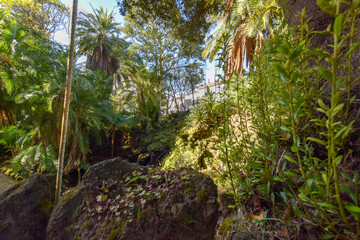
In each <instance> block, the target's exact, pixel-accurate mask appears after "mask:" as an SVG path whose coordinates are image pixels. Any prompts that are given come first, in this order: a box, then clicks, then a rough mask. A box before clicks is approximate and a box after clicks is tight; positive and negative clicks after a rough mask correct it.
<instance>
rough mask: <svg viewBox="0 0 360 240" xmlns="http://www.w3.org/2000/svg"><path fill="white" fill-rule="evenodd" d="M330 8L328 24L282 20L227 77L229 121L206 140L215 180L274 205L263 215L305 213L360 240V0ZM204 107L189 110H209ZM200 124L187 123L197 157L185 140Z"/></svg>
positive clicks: (293, 219)
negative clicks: (239, 70) (359, 153)
mask: <svg viewBox="0 0 360 240" xmlns="http://www.w3.org/2000/svg"><path fill="white" fill-rule="evenodd" d="M320 2H322V1H320ZM319 4H320V3H319ZM324 4H326V6H328V7H329V8H327V9H332V10H331V12H330V14H332V15H333V16H334V19H335V20H334V22H333V24H332V25H330V26H329V27H328V28H327V30H324V31H321V32H315V31H313V30H311V29H309V26H308V23H307V21H306V20H305V19H306V12H305V11H303V12H302V13H300V16H299V17H300V19H301V25H300V26H298V28H296V29H289V28H288V27H287V26H286V25H285V24H283V21H282V20H281V19H278V20H277V21H278V22H277V23H278V27H277V28H276V29H274V31H273V36H272V37H271V38H270V37H269V38H266V39H263V40H262V42H261V43H260V46H261V47H260V48H259V50H258V53H259V54H257V55H255V56H254V62H253V65H252V66H250V67H249V68H248V69H247V71H245V72H247V73H246V74H245V75H244V76H240V75H238V74H235V73H232V74H226V75H219V76H218V79H219V81H221V82H223V83H224V86H225V91H224V92H223V93H221V94H218V95H217V96H218V99H219V100H218V105H219V106H220V107H219V108H218V109H217V110H216V111H217V112H216V114H215V116H216V115H219V119H220V118H221V119H222V120H221V121H219V122H218V123H217V124H215V125H213V126H212V128H211V129H210V130H211V131H212V132H211V133H208V135H207V136H206V138H204V137H203V138H198V141H199V142H198V143H197V145H198V146H201V144H203V145H202V146H205V147H204V149H203V150H202V151H206V150H208V151H210V152H211V157H208V158H204V160H205V166H206V168H207V169H208V170H210V169H211V170H213V172H212V173H213V174H214V175H213V177H214V178H215V179H216V181H217V182H218V183H219V184H223V185H222V187H223V188H225V189H227V190H229V191H230V192H232V193H233V194H234V196H235V198H236V200H237V201H238V203H239V204H240V205H242V206H243V207H245V208H247V209H248V210H249V208H251V209H252V211H256V210H259V208H265V206H266V208H267V211H265V212H266V214H265V213H264V216H263V217H267V218H271V219H272V220H274V219H276V220H277V222H278V223H280V224H285V225H286V226H289V224H290V225H291V224H294V223H299V224H301V223H302V222H304V221H303V219H306V221H307V222H313V223H314V225H316V226H318V227H320V228H321V229H322V231H323V232H322V237H323V238H325V239H329V238H337V239H358V238H359V237H360V220H359V217H360V207H359V200H360V196H359V183H360V181H359V173H358V172H357V170H356V167H354V166H356V165H358V162H359V159H358V158H356V154H353V152H354V151H356V149H352V143H351V141H352V140H351V139H352V138H353V137H356V133H354V132H355V131H356V128H355V127H354V126H355V125H356V126H357V125H358V123H357V122H356V116H355V115H356V114H353V113H352V111H354V110H353V109H355V107H354V104H355V100H356V94H357V93H356V91H355V90H354V89H356V86H358V85H359V83H358V80H359V76H356V75H355V74H354V72H353V71H354V69H355V68H354V66H353V64H355V62H354V59H355V56H356V54H357V53H358V47H359V45H360V42H358V40H357V39H356V32H357V31H358V29H357V28H356V26H357V24H358V19H359V18H358V14H359V4H360V1H351V2H346V3H345V2H343V1H332V2H328V1H324V2H323V3H321V4H320V5H321V6H322V8H323V6H324ZM342 9H346V10H345V11H341V10H342ZM319 35H327V36H331V38H332V44H331V45H329V46H324V47H323V48H316V49H315V48H312V47H311V43H312V41H313V38H314V37H316V36H319ZM355 53H356V54H355ZM220 62H221V61H220ZM222 62H223V64H226V63H224V61H222ZM221 67H222V68H223V69H224V65H221ZM205 102H206V101H203V102H202V103H200V105H202V104H205ZM199 109H200V108H199V107H195V108H194V109H192V110H191V114H190V116H193V118H194V119H196V118H195V117H194V116H197V115H199V116H201V114H200V113H197V112H198V111H199ZM195 114H196V115H195ZM213 119H214V118H213ZM197 124H199V121H197V120H196V121H193V122H192V125H191V126H190V125H189V126H188V127H187V130H186V129H185V136H186V137H185V138H184V137H183V138H182V139H183V140H182V141H181V144H178V146H179V147H180V148H179V149H177V150H176V151H177V153H178V154H179V153H180V154H181V152H182V151H184V152H187V153H189V151H188V150H186V148H187V149H188V147H186V148H185V147H184V146H191V144H190V141H189V140H190V139H191V136H192V135H191V134H189V133H190V132H189V131H190V129H191V128H193V129H198V126H199V125H197ZM184 139H185V141H184ZM206 141H209V143H206ZM186 142H187V143H188V145H186V144H184V143H186ZM178 159H179V158H178ZM169 160H170V161H171V159H169ZM259 199H260V200H259ZM264 203H267V204H264ZM262 205H263V206H262ZM269 206H271V207H269ZM265 215H266V216H265ZM293 226H294V225H293ZM294 227H295V226H294Z"/></svg>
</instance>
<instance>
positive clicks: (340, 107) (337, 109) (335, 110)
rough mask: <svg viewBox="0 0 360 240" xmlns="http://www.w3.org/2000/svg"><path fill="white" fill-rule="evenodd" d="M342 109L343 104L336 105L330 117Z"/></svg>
mask: <svg viewBox="0 0 360 240" xmlns="http://www.w3.org/2000/svg"><path fill="white" fill-rule="evenodd" d="M343 107H344V104H343V103H342V104H339V105H337V106H336V107H335V108H334V110H332V112H331V115H332V116H335V115H336V114H337V113H338V112H339V111H340V110H342V109H343Z"/></svg>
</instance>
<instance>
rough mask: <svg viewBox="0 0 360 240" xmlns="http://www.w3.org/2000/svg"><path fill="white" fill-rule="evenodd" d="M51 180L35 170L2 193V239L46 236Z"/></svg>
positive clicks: (0, 215)
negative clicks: (32, 173) (22, 180)
mask: <svg viewBox="0 0 360 240" xmlns="http://www.w3.org/2000/svg"><path fill="white" fill-rule="evenodd" d="M51 208H52V205H51V193H50V186H49V183H48V182H47V181H46V180H45V178H44V177H42V175H40V174H38V173H35V174H34V175H33V176H32V177H30V178H29V179H28V180H27V181H25V182H23V183H21V184H20V183H19V184H16V185H15V186H13V187H12V188H10V189H8V190H7V191H6V192H4V193H3V194H2V195H1V196H0V239H2V240H7V239H9V240H14V239H22V240H41V239H45V233H46V225H47V223H48V219H49V214H50V211H51Z"/></svg>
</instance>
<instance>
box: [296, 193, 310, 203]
mask: <svg viewBox="0 0 360 240" xmlns="http://www.w3.org/2000/svg"><path fill="white" fill-rule="evenodd" d="M298 196H299V198H302V199H304V200H307V201H309V202H311V200H310V198H309V197H308V196H306V195H305V194H304V193H299V195H298Z"/></svg>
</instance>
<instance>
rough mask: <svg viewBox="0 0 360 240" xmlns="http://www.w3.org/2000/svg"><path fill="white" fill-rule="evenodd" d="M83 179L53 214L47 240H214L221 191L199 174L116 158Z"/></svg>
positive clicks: (65, 195)
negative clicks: (142, 166)
mask: <svg viewBox="0 0 360 240" xmlns="http://www.w3.org/2000/svg"><path fill="white" fill-rule="evenodd" d="M83 180H84V181H83V183H82V184H81V185H80V186H79V187H77V188H74V189H72V190H71V191H69V192H68V193H66V194H64V195H63V197H62V199H61V202H60V204H59V205H58V206H57V207H56V208H55V209H54V210H53V212H52V214H51V218H50V221H49V225H48V228H47V239H126V240H137V239H138V240H140V239H141V240H165V239H166V240H167V239H172V240H180V239H181V240H183V239H186V240H195V239H196V240H212V239H214V235H215V226H216V223H217V219H218V207H219V204H218V202H217V188H216V185H215V184H214V183H213V181H212V180H211V179H210V178H209V177H207V176H205V175H203V174H201V173H199V172H197V171H195V170H192V169H180V170H177V171H163V170H160V169H151V168H140V166H139V165H137V164H131V163H128V162H126V161H124V160H121V159H119V158H116V159H111V160H106V161H104V162H101V163H99V164H96V165H94V166H92V167H91V168H90V169H89V171H88V172H87V173H86V174H85V176H84V178H83Z"/></svg>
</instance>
